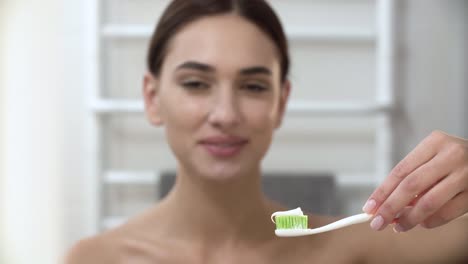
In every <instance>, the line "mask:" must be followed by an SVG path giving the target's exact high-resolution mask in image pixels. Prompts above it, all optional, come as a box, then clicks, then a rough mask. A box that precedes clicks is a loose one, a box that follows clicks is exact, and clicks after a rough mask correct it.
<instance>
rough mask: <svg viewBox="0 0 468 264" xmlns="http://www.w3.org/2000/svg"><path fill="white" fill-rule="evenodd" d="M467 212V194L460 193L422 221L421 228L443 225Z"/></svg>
mask: <svg viewBox="0 0 468 264" xmlns="http://www.w3.org/2000/svg"><path fill="white" fill-rule="evenodd" d="M466 212H468V192H467V191H465V192H462V193H460V194H458V195H457V196H455V197H454V198H453V199H452V200H450V201H449V202H448V203H447V204H446V205H444V206H443V207H442V208H441V209H440V210H439V211H437V212H436V213H435V214H433V215H432V216H430V217H429V218H427V219H426V220H424V222H423V223H422V224H421V226H423V227H425V228H434V227H438V226H441V225H444V224H446V223H448V222H450V221H451V220H453V219H455V218H457V217H460V216H462V215H464V214H465V213H466Z"/></svg>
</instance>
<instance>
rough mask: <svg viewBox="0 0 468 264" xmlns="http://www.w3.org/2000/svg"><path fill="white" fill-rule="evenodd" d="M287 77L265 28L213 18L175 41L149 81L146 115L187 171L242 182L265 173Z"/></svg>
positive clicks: (188, 28)
mask: <svg viewBox="0 0 468 264" xmlns="http://www.w3.org/2000/svg"><path fill="white" fill-rule="evenodd" d="M280 79H281V73H280V62H279V56H278V53H277V51H276V46H275V45H274V43H273V42H272V41H271V40H270V39H269V38H268V36H267V35H265V34H264V33H263V32H262V31H261V30H260V29H259V28H257V27H256V26H255V25H254V24H252V23H250V22H248V21H247V20H245V19H243V18H241V17H240V16H237V15H233V14H229V15H219V16H211V17H205V18H202V19H199V20H196V21H194V22H192V23H190V24H189V25H187V26H185V27H184V28H183V29H182V30H181V31H179V32H178V33H177V34H176V35H175V36H174V37H173V38H172V40H171V42H170V45H169V48H168V51H167V55H166V57H165V59H164V63H163V65H162V68H161V72H160V75H159V77H158V78H154V77H153V76H152V75H151V74H147V75H146V76H145V87H144V95H145V105H146V112H147V115H148V118H149V119H150V121H151V122H152V123H153V124H155V125H160V124H163V125H164V126H165V130H166V135H167V139H168V142H169V145H170V147H171V149H172V150H173V152H174V153H175V155H176V157H177V159H178V161H179V167H181V168H182V169H183V171H186V172H188V173H189V174H196V175H199V176H201V177H205V178H210V179H230V178H233V177H241V176H242V175H248V174H249V172H250V173H251V172H252V171H253V170H257V169H259V166H260V162H261V160H262V158H263V157H264V155H265V153H266V152H267V150H268V147H269V146H270V143H271V140H272V135H273V132H274V130H275V128H277V127H278V126H279V125H280V123H281V119H282V116H283V111H284V107H285V104H286V101H287V97H288V94H289V85H288V84H284V85H283V87H281V85H282V83H281V81H280ZM179 169H180V168H179Z"/></svg>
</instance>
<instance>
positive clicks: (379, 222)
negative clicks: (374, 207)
mask: <svg viewBox="0 0 468 264" xmlns="http://www.w3.org/2000/svg"><path fill="white" fill-rule="evenodd" d="M383 224H384V219H383V217H382V216H380V215H378V216H377V217H375V218H374V219H373V220H372V222H371V223H370V227H371V228H372V229H374V230H379V229H380V228H381V227H382V226H383Z"/></svg>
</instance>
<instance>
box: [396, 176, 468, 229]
mask: <svg viewBox="0 0 468 264" xmlns="http://www.w3.org/2000/svg"><path fill="white" fill-rule="evenodd" d="M461 176H463V175H461ZM461 176H460V174H458V175H449V176H448V177H446V178H444V179H443V180H442V181H441V182H440V183H439V184H437V185H436V186H434V187H433V188H432V189H430V190H429V191H428V192H427V193H426V194H424V195H423V196H421V198H419V200H418V201H417V203H416V204H415V206H414V207H413V208H412V209H411V210H409V211H407V212H404V213H403V214H402V215H400V217H399V221H398V225H397V226H395V229H396V230H397V231H400V232H403V231H407V230H410V229H412V228H413V227H415V226H416V225H418V224H420V223H422V222H423V221H424V220H425V219H427V218H429V217H430V216H432V215H434V214H435V213H436V212H437V211H439V210H441V208H443V207H444V205H445V204H447V203H448V202H449V201H450V200H452V199H453V198H454V197H455V196H457V195H458V194H459V193H461V192H462V191H463V189H464V186H462V185H461V184H460V179H462V177H461Z"/></svg>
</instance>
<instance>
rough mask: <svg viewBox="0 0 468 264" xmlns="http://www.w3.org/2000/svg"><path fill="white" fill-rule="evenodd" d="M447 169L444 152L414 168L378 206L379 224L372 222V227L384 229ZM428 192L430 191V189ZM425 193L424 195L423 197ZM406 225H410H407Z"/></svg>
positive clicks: (447, 170) (440, 177) (442, 175)
mask: <svg viewBox="0 0 468 264" xmlns="http://www.w3.org/2000/svg"><path fill="white" fill-rule="evenodd" d="M449 171H450V166H447V157H446V155H444V154H440V155H437V156H435V157H434V158H433V159H432V160H430V161H429V162H428V163H425V164H423V165H422V166H421V167H419V168H418V169H416V170H415V171H414V172H412V173H411V174H410V175H409V176H407V177H406V178H405V179H403V181H402V182H401V183H400V184H399V185H398V187H397V188H396V189H395V190H394V191H393V192H392V193H391V194H390V196H389V197H388V198H387V199H386V200H385V201H384V202H383V203H382V205H381V206H380V207H379V208H378V210H377V211H376V213H375V215H376V218H377V217H379V216H380V218H379V220H378V221H379V224H380V226H378V225H377V224H375V223H374V225H371V226H372V228H373V229H376V230H382V229H384V228H385V227H386V226H387V225H388V224H390V223H391V222H392V220H393V219H394V218H395V217H396V215H397V214H398V213H399V212H401V211H402V210H403V209H404V208H405V207H406V206H408V205H411V203H412V201H413V200H414V199H415V198H416V199H421V197H423V196H420V195H421V194H422V193H424V192H427V190H428V189H429V188H430V187H431V186H433V185H434V184H435V183H437V182H438V181H440V180H441V179H442V178H444V176H446V175H448V174H449ZM428 192H430V190H429V191H428ZM455 194H456V193H455ZM455 194H454V195H455ZM426 195H427V194H426ZM426 195H424V197H425V196H426ZM450 198H452V197H450ZM418 202H419V201H418ZM416 204H417V203H416ZM371 223H372V222H371ZM408 227H410V226H409V225H408Z"/></svg>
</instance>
